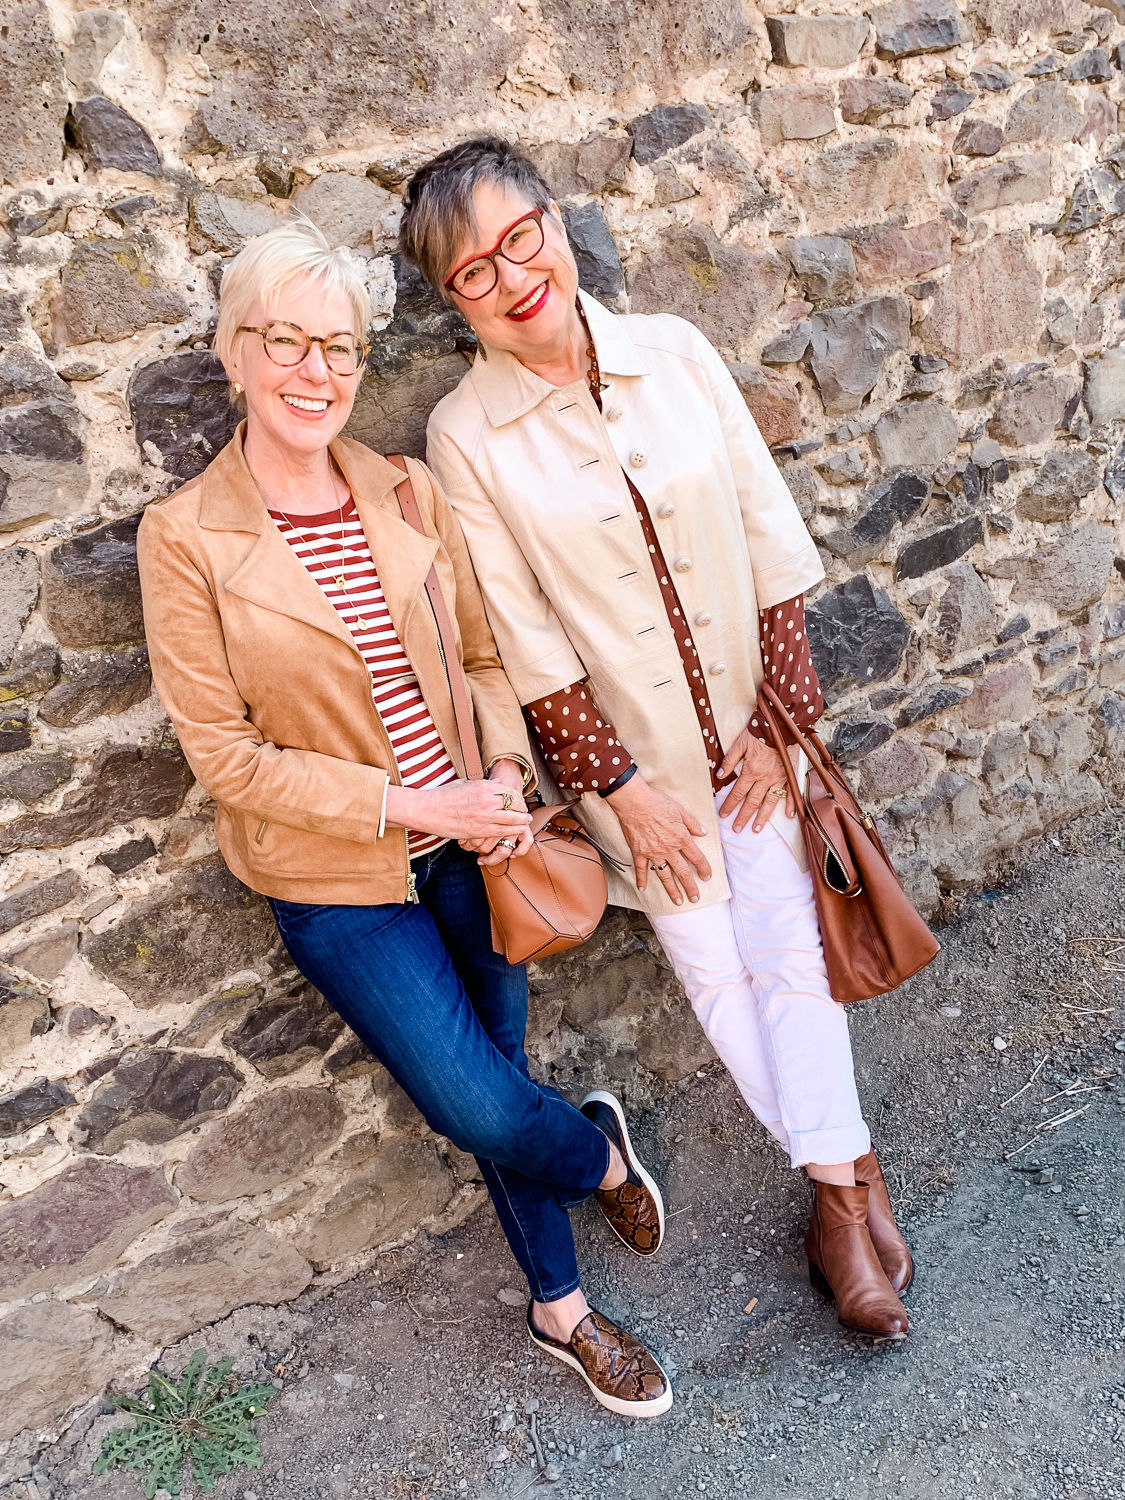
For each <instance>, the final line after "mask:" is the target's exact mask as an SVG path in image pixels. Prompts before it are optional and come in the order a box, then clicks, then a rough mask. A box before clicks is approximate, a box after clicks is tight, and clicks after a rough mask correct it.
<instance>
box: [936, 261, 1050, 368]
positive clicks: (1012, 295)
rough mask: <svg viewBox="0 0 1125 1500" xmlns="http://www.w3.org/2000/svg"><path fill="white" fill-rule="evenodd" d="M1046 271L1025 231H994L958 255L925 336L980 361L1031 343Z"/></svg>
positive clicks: (965, 359) (956, 355) (962, 358)
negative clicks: (981, 242)
mask: <svg viewBox="0 0 1125 1500" xmlns="http://www.w3.org/2000/svg"><path fill="white" fill-rule="evenodd" d="M1042 309H1043V274H1042V272H1041V271H1040V270H1039V268H1038V266H1036V264H1035V262H1034V261H1033V260H1032V258H1031V254H1030V251H1029V250H1028V248H1027V244H1026V241H1025V239H1024V237H1023V235H1022V234H1020V233H1018V232H1015V231H1013V232H1011V233H1009V234H998V235H994V236H993V237H992V238H991V239H988V240H985V241H984V243H983V244H982V245H981V246H979V248H977V249H975V250H973V251H971V252H970V253H969V254H968V255H966V256H965V257H964V258H963V259H962V260H959V261H957V263H956V264H955V265H954V267H953V269H952V271H950V273H949V276H948V277H947V278H946V280H945V281H944V282H943V283H942V285H941V287H940V288H939V289H938V292H937V295H936V296H935V297H934V301H933V306H932V308H931V311H930V315H929V317H928V318H926V319H925V321H924V322H923V323H922V325H921V328H920V336H921V339H922V341H923V343H924V344H925V346H926V348H927V349H931V350H934V351H935V352H936V353H938V354H942V355H944V356H945V358H946V359H948V360H949V361H950V362H951V363H954V364H975V363H977V361H979V360H983V359H988V358H991V357H992V356H993V355H996V354H1002V353H1004V352H1005V351H1006V350H1008V349H1016V348H1019V347H1020V346H1021V345H1024V344H1028V343H1030V342H1031V341H1032V340H1033V339H1035V337H1036V336H1037V334H1038V332H1039V324H1040V321H1041V316H1042Z"/></svg>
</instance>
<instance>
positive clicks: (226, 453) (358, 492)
mask: <svg viewBox="0 0 1125 1500" xmlns="http://www.w3.org/2000/svg"><path fill="white" fill-rule="evenodd" d="M245 430H246V425H245V423H243V424H242V426H241V427H240V428H239V429H238V431H237V433H236V434H235V437H234V440H233V441H232V442H231V443H229V444H228V445H227V447H226V448H225V449H224V450H223V452H222V453H221V454H220V455H219V457H218V458H217V459H216V460H215V462H214V463H213V464H211V465H210V466H209V467H208V469H207V470H206V472H205V474H204V476H203V496H202V502H201V505H200V524H201V525H202V526H204V527H206V528H207V529H208V530H215V531H243V532H254V533H256V534H257V541H256V542H255V543H254V545H253V546H252V547H251V549H250V552H249V553H248V554H247V556H246V557H245V558H244V559H243V561H242V562H241V563H240V564H239V566H238V567H237V568H236V569H235V571H234V572H233V573H232V574H231V576H230V577H229V578H228V579H227V580H226V587H227V589H228V590H229V591H230V592H231V593H232V594H236V595H238V597H239V598H241V599H247V600H249V601H250V602H251V603H252V604H257V605H259V606H260V607H261V608H262V609H269V610H273V611H275V612H276V613H278V614H282V615H286V616H287V617H289V618H290V619H294V620H300V621H301V622H302V623H303V624H305V625H309V626H311V627H312V628H313V629H314V630H323V631H325V632H326V633H327V634H329V635H333V636H335V637H336V639H337V640H340V641H343V642H344V643H345V645H348V646H350V647H351V648H352V650H355V649H356V647H355V642H354V640H353V639H352V634H351V631H350V630H349V629H348V627H347V626H346V625H345V624H344V621H343V620H342V619H341V617H340V614H339V612H338V611H337V610H336V609H335V608H334V606H333V605H332V603H331V602H330V601H329V600H328V599H327V598H326V596H325V594H324V592H323V590H322V589H321V587H320V585H319V584H318V583H317V582H316V580H315V579H314V578H313V577H312V576H311V575H310V573H309V572H308V570H307V569H306V568H305V566H304V564H303V563H302V562H301V560H300V559H299V558H298V557H297V555H296V553H295V552H294V551H293V549H292V547H291V546H290V545H289V543H288V542H287V541H286V540H285V538H284V537H283V536H282V535H281V533H280V532H279V531H278V529H277V527H276V526H275V525H274V524H273V521H272V520H271V519H270V516H269V513H268V512H267V510H266V508H265V506H264V504H263V503H262V498H261V496H260V495H259V494H258V489H257V486H256V485H255V483H254V480H253V478H252V477H251V474H250V471H249V469H248V468H247V466H246V460H245V458H244V456H243V452H242V441H243V437H244V434H245ZM330 451H331V453H332V457H333V458H334V460H335V461H336V463H337V464H338V465H339V467H340V470H341V472H342V473H343V475H344V478H345V479H346V480H347V481H348V484H349V486H350V488H351V491H352V494H353V495H354V496H355V501H356V509H357V511H358V512H359V517H360V521H361V523H362V525H363V530H364V535H365V536H366V537H367V542H368V545H369V547H370V548H371V555H372V557H373V558H374V559H375V566H376V568H377V570H378V573H379V582H380V584H381V585H382V588H383V593H384V595H385V596H386V600H387V608H388V610H389V611H390V616H391V619H392V621H393V622H394V626H395V629H396V631H397V632H398V635H399V639H400V640H402V641H403V642H404V643H405V634H404V632H405V629H406V623H407V620H408V618H409V616H410V612H411V609H412V608H413V605H414V603H415V601H416V599H417V597H418V594H419V593H420V592H421V589H422V585H423V583H424V582H425V578H426V574H427V573H428V571H429V568H430V564H431V563H432V561H433V559H434V555H435V553H436V552H437V542H436V541H434V540H433V539H432V538H431V537H423V536H420V535H419V534H418V532H416V531H415V530H414V528H413V527H412V526H409V525H408V524H407V523H406V521H404V520H403V518H402V515H401V513H400V512H399V510H398V504H397V502H396V500H395V499H394V487H395V484H396V482H397V481H398V480H399V479H401V478H402V473H401V471H400V470H399V469H396V468H395V467H394V465H393V464H390V463H388V462H387V460H386V459H384V458H381V457H380V456H379V454H377V453H374V452H372V451H371V449H369V448H365V447H364V446H363V445H362V444H361V443H354V442H351V441H350V440H348V439H337V441H336V442H334V443H333V444H332V445H331V449H330ZM357 654H358V652H357Z"/></svg>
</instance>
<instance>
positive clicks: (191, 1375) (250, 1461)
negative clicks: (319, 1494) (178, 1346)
mask: <svg viewBox="0 0 1125 1500" xmlns="http://www.w3.org/2000/svg"><path fill="white" fill-rule="evenodd" d="M233 1364H234V1361H233V1360H231V1359H220V1360H218V1361H217V1362H216V1363H215V1364H214V1365H212V1366H211V1368H210V1369H208V1368H207V1355H206V1353H205V1351H204V1350H202V1349H197V1350H196V1351H195V1353H194V1354H193V1355H192V1357H191V1359H190V1360H189V1361H188V1363H187V1364H186V1365H185V1367H184V1371H183V1374H182V1375H181V1376H180V1378H179V1381H178V1382H176V1383H175V1384H173V1383H172V1381H170V1380H167V1379H166V1378H165V1377H164V1376H163V1375H161V1374H160V1373H159V1372H158V1371H156V1370H152V1371H150V1372H149V1377H148V1394H147V1396H146V1397H145V1398H144V1399H142V1400H135V1399H134V1398H132V1397H129V1396H117V1397H115V1398H114V1400H115V1401H116V1403H117V1405H118V1406H119V1407H120V1408H121V1409H122V1411H126V1412H128V1413H129V1414H130V1415H131V1416H132V1417H133V1418H134V1419H135V1421H134V1425H133V1426H132V1427H121V1428H118V1429H117V1430H116V1431H115V1432H111V1433H109V1434H108V1436H107V1437H106V1438H105V1440H104V1441H103V1443H102V1449H101V1453H100V1454H99V1455H98V1457H97V1459H96V1461H95V1463H94V1473H95V1474H104V1473H105V1472H106V1470H107V1469H133V1470H136V1471H138V1472H140V1473H141V1474H142V1475H143V1479H142V1486H143V1489H144V1493H145V1495H146V1497H147V1500H152V1497H153V1496H154V1495H155V1494H156V1491H157V1490H158V1489H163V1490H166V1491H167V1492H168V1494H169V1495H171V1496H173V1497H176V1496H179V1495H180V1494H181V1492H182V1489H183V1467H184V1462H185V1460H186V1461H187V1462H188V1463H190V1465H191V1472H192V1477H193V1478H194V1480H195V1482H196V1484H198V1485H199V1488H200V1489H201V1490H213V1489H214V1488H215V1481H216V1479H218V1478H219V1477H220V1476H221V1475H223V1474H229V1473H230V1471H231V1470H232V1469H236V1468H238V1467H240V1466H241V1467H244V1468H247V1469H260V1468H261V1467H262V1450H261V1447H260V1445H259V1443H258V1437H257V1434H256V1433H255V1432H254V1430H253V1425H252V1424H253V1423H254V1422H255V1421H257V1419H258V1418H259V1417H260V1416H261V1415H262V1413H263V1412H264V1411H265V1408H266V1403H267V1402H269V1401H271V1400H272V1399H273V1397H274V1396H276V1395H277V1387H276V1386H273V1385H238V1384H236V1383H234V1382H232V1381H231V1380H230V1378H229V1377H230V1372H231V1369H232V1367H233Z"/></svg>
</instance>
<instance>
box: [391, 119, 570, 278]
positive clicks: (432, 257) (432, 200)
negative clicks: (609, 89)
mask: <svg viewBox="0 0 1125 1500" xmlns="http://www.w3.org/2000/svg"><path fill="white" fill-rule="evenodd" d="M481 182H495V183H497V184H498V185H499V186H501V187H506V188H512V189H514V191H516V192H517V193H521V194H522V195H523V196H524V197H525V198H527V200H528V201H529V202H530V203H531V205H532V207H533V208H542V209H544V210H546V209H549V208H550V206H551V201H552V200H551V190H550V188H549V187H548V186H547V184H546V182H545V181H544V179H543V176H542V174H541V173H540V171H539V169H538V168H537V167H536V166H535V164H534V163H533V162H532V161H530V160H529V159H528V157H526V156H525V155H524V154H523V152H522V151H521V150H520V149H519V147H518V146H513V145H512V143H511V142H510V141H505V140H501V139H500V137H499V136H496V135H481V136H475V137H474V138H473V139H472V140H469V141H461V142H460V144H459V145H456V146H450V147H449V148H448V150H446V151H442V152H440V153H439V154H438V155H437V156H435V157H434V158H433V159H432V160H431V161H428V162H427V163H426V165H425V166H424V167H419V168H418V170H417V172H415V174H414V176H413V177H412V178H411V179H410V181H409V182H408V183H407V184H406V192H405V194H404V202H405V205H406V211H405V212H404V214H403V216H402V227H401V228H400V229H399V235H398V248H399V251H400V252H401V254H402V255H404V256H405V257H406V259H407V260H408V261H410V262H411V263H412V264H413V265H416V266H417V267H418V269H419V271H421V273H422V275H423V276H424V277H425V278H426V280H427V281H428V282H429V283H430V285H431V286H434V287H436V288H437V289H438V291H439V292H441V294H442V296H445V295H446V293H445V287H444V285H443V283H444V281H445V278H446V277H447V276H448V275H449V272H450V270H451V269H452V266H453V257H454V256H455V255H456V254H457V249H458V246H459V245H461V244H462V243H463V242H464V240H465V239H466V237H467V236H468V235H469V234H471V233H473V231H474V230H475V229H476V227H477V225H476V215H475V214H474V212H473V190H474V188H475V187H476V186H477V184H478V183H481Z"/></svg>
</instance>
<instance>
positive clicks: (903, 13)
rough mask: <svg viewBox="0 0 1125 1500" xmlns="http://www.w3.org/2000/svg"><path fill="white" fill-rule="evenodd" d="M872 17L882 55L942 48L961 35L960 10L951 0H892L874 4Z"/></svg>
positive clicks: (877, 46) (888, 55)
mask: <svg viewBox="0 0 1125 1500" xmlns="http://www.w3.org/2000/svg"><path fill="white" fill-rule="evenodd" d="M871 19H872V21H874V23H875V47H876V50H877V51H878V53H879V55H880V56H881V57H913V56H914V55H915V54H917V53H919V52H945V51H947V50H948V49H949V48H950V47H956V46H957V44H958V42H960V41H961V40H962V38H963V31H962V26H961V12H960V11H959V10H958V9H957V6H956V5H955V4H954V3H953V0H891V3H890V4H888V5H877V6H875V7H874V9H873V10H872V11H871Z"/></svg>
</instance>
